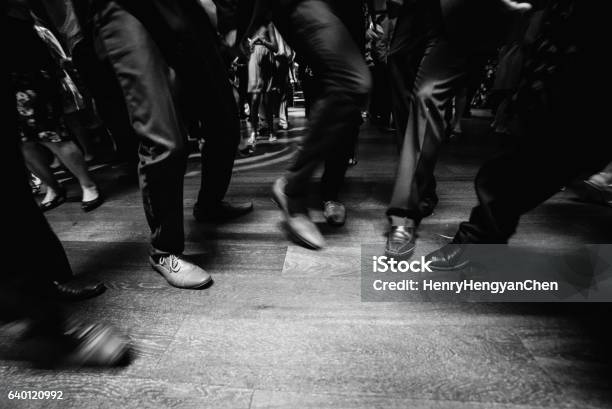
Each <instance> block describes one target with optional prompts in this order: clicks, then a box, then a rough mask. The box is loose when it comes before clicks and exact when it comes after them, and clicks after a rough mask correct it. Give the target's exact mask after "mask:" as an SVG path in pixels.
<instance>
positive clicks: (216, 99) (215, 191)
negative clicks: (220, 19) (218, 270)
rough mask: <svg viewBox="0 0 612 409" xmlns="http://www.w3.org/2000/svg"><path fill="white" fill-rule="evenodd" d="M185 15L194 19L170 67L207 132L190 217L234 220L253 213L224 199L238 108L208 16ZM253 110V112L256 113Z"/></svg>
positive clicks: (186, 103)
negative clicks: (172, 68) (198, 187)
mask: <svg viewBox="0 0 612 409" xmlns="http://www.w3.org/2000/svg"><path fill="white" fill-rule="evenodd" d="M196 6H197V5H196ZM198 13H201V14H198ZM187 14H188V15H189V16H190V17H191V18H193V21H190V22H189V26H190V27H191V28H190V30H193V32H192V33H191V35H188V36H186V38H185V39H184V41H183V53H182V54H181V55H178V56H176V58H175V59H174V60H173V64H174V68H175V70H176V73H177V76H178V77H179V78H180V80H181V83H182V84H184V85H185V87H184V89H181V92H180V95H181V99H182V100H183V104H182V105H183V106H189V107H190V115H191V116H192V117H194V118H197V119H199V120H200V122H201V123H202V124H203V128H204V130H205V134H206V135H205V142H204V145H203V147H202V152H201V164H202V178H201V185H200V191H199V193H198V197H197V201H196V205H195V207H194V215H195V217H196V219H199V220H201V219H212V220H220V219H227V218H233V217H237V216H240V215H243V214H245V213H247V212H249V211H251V210H252V207H253V205H252V203H251V202H246V203H240V204H237V203H233V204H230V203H227V202H225V201H224V200H223V199H224V197H225V194H226V193H227V189H228V187H229V184H230V181H231V177H232V170H233V167H234V159H235V156H236V151H237V148H238V144H239V143H240V118H239V114H238V107H237V105H236V101H235V100H234V97H233V93H232V86H231V83H230V81H229V77H228V71H227V68H226V66H225V64H224V62H223V59H222V56H221V53H220V50H219V47H218V44H217V38H216V34H215V31H214V28H213V27H212V25H211V24H210V22H209V20H208V17H207V16H206V15H205V14H204V13H203V12H202V10H199V9H197V8H196V9H195V10H193V12H190V13H187ZM253 112H254V113H255V114H257V110H252V111H251V113H253ZM256 116H257V115H255V117H256Z"/></svg>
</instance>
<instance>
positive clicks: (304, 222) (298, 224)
mask: <svg viewBox="0 0 612 409" xmlns="http://www.w3.org/2000/svg"><path fill="white" fill-rule="evenodd" d="M286 186H287V180H286V179H285V178H280V179H277V180H276V182H274V185H273V186H272V200H274V202H275V203H276V204H277V205H278V207H279V208H280V209H281V211H282V212H283V217H284V219H285V223H286V227H287V229H288V230H289V233H290V234H291V236H292V237H293V239H295V241H297V242H298V243H299V244H301V245H303V246H305V247H307V248H310V249H313V250H318V249H321V248H323V247H325V239H323V236H322V235H321V232H320V231H319V229H318V228H317V226H316V225H315V224H314V223H313V221H312V220H311V219H310V216H309V215H308V210H307V209H306V206H304V205H303V204H302V203H301V201H300V200H298V199H295V198H291V197H289V196H287V194H286V192H285V188H286Z"/></svg>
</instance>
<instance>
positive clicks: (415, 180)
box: [387, 36, 466, 224]
mask: <svg viewBox="0 0 612 409" xmlns="http://www.w3.org/2000/svg"><path fill="white" fill-rule="evenodd" d="M465 60H466V58H465V55H463V54H462V53H461V52H459V51H458V50H457V49H456V48H455V47H453V46H452V45H451V44H449V42H448V41H447V40H446V39H444V38H443V37H442V36H438V37H437V38H432V39H431V41H430V43H429V44H428V46H427V48H426V50H425V54H424V56H423V59H422V60H421V63H420V66H419V69H418V72H417V76H416V80H415V85H414V91H413V97H412V98H411V109H410V115H409V117H408V122H407V126H406V133H405V137H404V141H403V145H402V151H401V154H400V161H399V165H398V171H397V176H396V180H395V186H394V189H393V196H392V198H391V203H390V205H389V210H388V211H387V215H389V216H395V217H402V218H409V219H412V220H413V221H414V223H415V224H418V223H419V222H420V220H421V219H422V217H423V216H424V215H423V213H422V210H421V207H422V206H421V199H422V197H423V195H424V194H425V193H426V192H429V194H431V190H432V187H431V186H432V184H433V170H434V167H435V163H436V159H437V152H438V147H439V145H440V143H441V141H442V138H443V136H444V130H445V125H446V124H445V121H444V109H445V108H446V106H447V105H448V102H449V101H450V99H451V98H452V97H453V96H454V94H455V93H456V91H457V89H458V87H459V86H460V85H461V84H462V81H463V79H464V76H465V71H464V69H465Z"/></svg>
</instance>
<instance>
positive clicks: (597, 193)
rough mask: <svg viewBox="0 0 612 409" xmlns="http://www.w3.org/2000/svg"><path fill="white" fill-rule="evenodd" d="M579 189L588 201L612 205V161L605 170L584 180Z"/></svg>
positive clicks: (582, 196) (580, 193) (579, 192)
mask: <svg viewBox="0 0 612 409" xmlns="http://www.w3.org/2000/svg"><path fill="white" fill-rule="evenodd" d="M577 190H578V194H579V195H580V197H581V198H582V200H584V201H586V202H591V203H596V204H603V205H606V206H610V207H612V163H611V164H609V165H608V166H607V167H606V168H605V169H604V170H603V171H601V172H599V173H596V174H594V175H593V176H591V177H590V178H588V179H586V180H583V181H582V182H581V183H580V185H579V186H577Z"/></svg>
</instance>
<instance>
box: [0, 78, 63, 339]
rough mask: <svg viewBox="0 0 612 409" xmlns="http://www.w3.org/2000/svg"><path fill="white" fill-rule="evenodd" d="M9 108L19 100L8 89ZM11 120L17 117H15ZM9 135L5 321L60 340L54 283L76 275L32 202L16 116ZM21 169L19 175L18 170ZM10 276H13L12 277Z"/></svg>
mask: <svg viewBox="0 0 612 409" xmlns="http://www.w3.org/2000/svg"><path fill="white" fill-rule="evenodd" d="M5 89H6V90H7V91H5V92H3V93H2V94H3V96H5V97H6V98H4V101H5V106H9V107H10V106H13V107H14V106H15V94H14V93H11V92H9V89H10V87H5ZM11 114H12V115H11ZM6 119H8V127H6V128H8V131H9V132H8V135H7V140H6V141H5V145H4V146H5V149H6V150H5V153H6V154H7V155H8V156H7V157H10V156H12V157H13V158H15V159H16V161H15V162H12V161H7V163H10V165H9V166H10V167H11V169H10V171H11V176H10V177H8V178H7V179H6V183H8V186H5V187H6V189H7V191H8V192H11V199H10V200H7V201H6V204H5V207H6V208H5V212H6V214H7V215H10V216H11V217H12V218H13V220H14V221H15V222H16V223H17V224H18V228H16V229H12V230H11V232H10V239H8V240H5V242H4V248H5V251H6V254H7V255H10V257H11V258H12V259H14V260H16V261H17V263H16V264H15V266H16V267H14V268H13V269H12V270H11V271H7V274H6V275H5V277H4V279H3V281H2V284H1V285H0V321H14V320H22V319H28V320H30V321H31V323H32V325H33V326H34V328H35V329H36V330H38V331H41V332H43V333H46V334H49V335H51V334H52V335H57V334H59V333H60V331H61V328H62V321H63V316H62V313H61V311H60V307H59V305H58V303H57V302H56V301H55V300H53V299H52V298H51V297H52V292H53V288H52V286H51V284H52V282H53V281H60V282H62V281H67V280H69V279H70V278H71V277H72V269H71V268H70V264H69V262H68V259H67V258H66V253H65V252H64V248H63V247H62V244H61V243H60V241H59V240H58V238H57V236H56V235H55V233H54V232H53V231H52V230H51V227H50V226H49V223H47V220H46V219H45V217H44V216H43V214H42V212H41V211H40V209H39V208H38V205H37V204H36V202H35V201H34V198H33V197H32V191H31V189H30V185H29V184H28V179H27V171H26V167H25V163H24V161H23V157H22V154H21V149H20V147H19V136H18V135H17V122H16V111H9V115H8V118H6ZM5 125H7V124H6V122H5ZM15 166H16V169H15ZM9 272H10V274H9Z"/></svg>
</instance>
